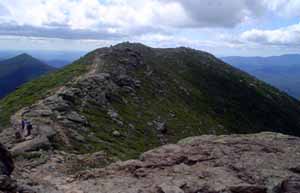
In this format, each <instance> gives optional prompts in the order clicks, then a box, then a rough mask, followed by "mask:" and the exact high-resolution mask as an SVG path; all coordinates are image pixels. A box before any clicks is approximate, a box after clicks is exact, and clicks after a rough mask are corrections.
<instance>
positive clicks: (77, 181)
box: [37, 133, 300, 193]
mask: <svg viewBox="0 0 300 193" xmlns="http://www.w3.org/2000/svg"><path fill="white" fill-rule="evenodd" d="M37 172H38V171H37ZM47 179H49V180H50V181H51V177H49V176H48V177H47ZM50 181H49V184H51V186H52V187H55V190H56V191H57V192H67V193H93V192H95V193H96V192H99V193H299V192H300V138H297V137H292V136H287V135H282V134H276V133H259V134H252V135H228V136H212V135H204V136H200V137H191V138H187V139H184V140H181V141H180V142H179V143H178V144H170V145H165V146H162V147H160V148H157V149H154V150H151V151H148V152H146V153H144V154H142V155H141V156H140V159H139V160H129V161H125V162H117V163H114V164H112V165H110V166H108V167H105V168H98V169H89V170H84V171H81V172H77V173H76V174H73V175H69V176H65V177H62V178H61V179H60V180H59V183H57V184H55V183H54V181H53V182H50ZM37 183H38V182H37ZM44 192H45V191H44Z"/></svg>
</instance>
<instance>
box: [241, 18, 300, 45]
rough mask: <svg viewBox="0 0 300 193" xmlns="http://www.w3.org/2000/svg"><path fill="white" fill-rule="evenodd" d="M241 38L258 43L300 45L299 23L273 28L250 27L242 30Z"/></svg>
mask: <svg viewBox="0 0 300 193" xmlns="http://www.w3.org/2000/svg"><path fill="white" fill-rule="evenodd" d="M241 40H244V41H247V42H254V43H258V44H272V45H278V46H300V45H299V42H300V23H299V24H295V25H291V26H288V27H284V28H279V29H275V30H258V29H252V30H249V31H246V32H243V33H242V34H241Z"/></svg>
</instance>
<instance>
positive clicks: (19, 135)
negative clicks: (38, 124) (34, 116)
mask: <svg viewBox="0 0 300 193" xmlns="http://www.w3.org/2000/svg"><path fill="white" fill-rule="evenodd" d="M25 127H26V123H25V119H24V118H22V120H21V124H20V127H19V126H16V127H15V128H16V133H15V136H16V139H17V140H22V138H23V134H24V130H25Z"/></svg>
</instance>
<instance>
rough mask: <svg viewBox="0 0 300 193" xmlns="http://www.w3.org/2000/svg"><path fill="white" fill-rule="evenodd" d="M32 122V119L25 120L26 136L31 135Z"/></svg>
mask: <svg viewBox="0 0 300 193" xmlns="http://www.w3.org/2000/svg"><path fill="white" fill-rule="evenodd" d="M31 130H32V124H31V122H30V121H27V120H26V121H25V135H24V137H28V136H30V135H31Z"/></svg>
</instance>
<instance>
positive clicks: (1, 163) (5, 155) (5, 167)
mask: <svg viewBox="0 0 300 193" xmlns="http://www.w3.org/2000/svg"><path fill="white" fill-rule="evenodd" d="M13 169H14V164H13V161H12V158H11V155H10V153H9V152H8V151H7V150H6V148H5V147H4V146H3V145H2V144H0V175H7V176H9V175H10V174H11V173H12V171H13Z"/></svg>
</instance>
